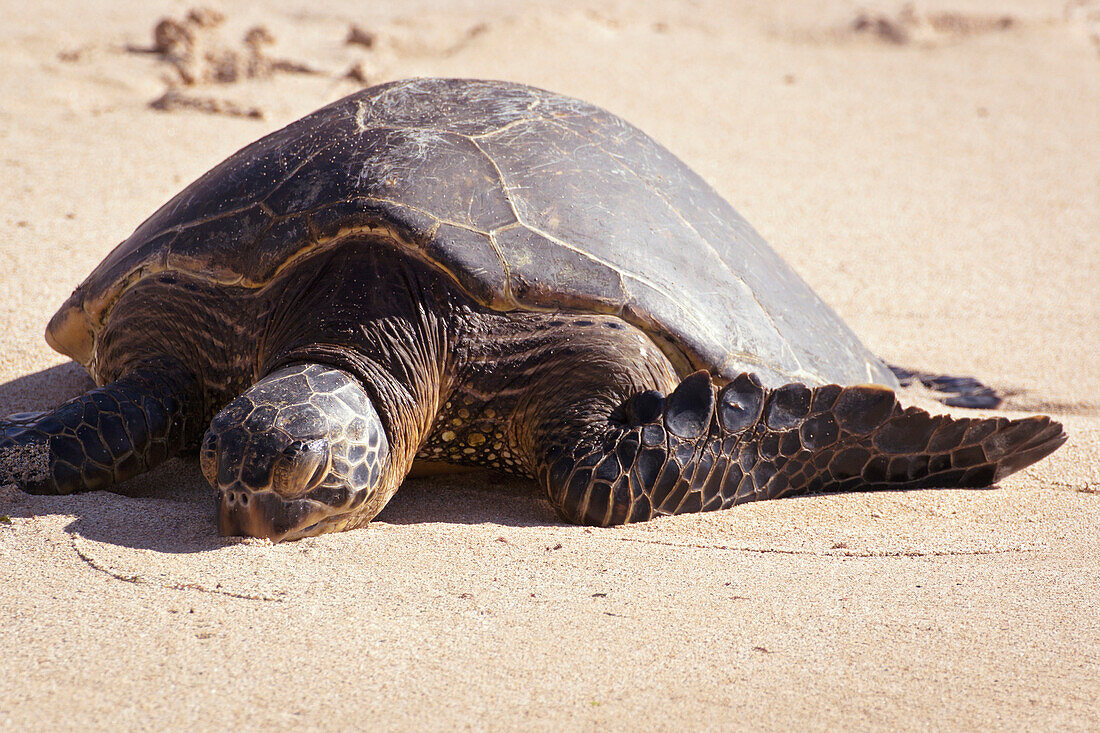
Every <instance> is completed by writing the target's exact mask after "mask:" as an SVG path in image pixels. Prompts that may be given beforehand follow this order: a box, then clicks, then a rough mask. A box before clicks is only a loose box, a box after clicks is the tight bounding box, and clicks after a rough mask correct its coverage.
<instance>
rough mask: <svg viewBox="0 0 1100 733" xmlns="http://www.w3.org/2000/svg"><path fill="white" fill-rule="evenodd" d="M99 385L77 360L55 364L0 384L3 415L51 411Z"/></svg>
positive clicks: (0, 407)
mask: <svg viewBox="0 0 1100 733" xmlns="http://www.w3.org/2000/svg"><path fill="white" fill-rule="evenodd" d="M93 387H95V383H93V382H92V380H91V378H90V377H89V376H88V372H86V371H84V367H82V366H80V365H79V364H77V363H76V362H75V361H68V362H65V363H63V364H55V365H54V366H52V367H47V368H45V369H42V370H40V371H37V372H32V373H31V374H24V375H23V376H21V377H16V378H15V379H12V380H9V381H7V382H4V383H3V384H0V418H3V416H4V415H8V414H11V413H13V412H33V411H37V410H48V409H50V408H53V407H56V406H58V405H60V404H61V403H62V402H65V401H66V400H70V399H72V398H73V397H76V396H77V395H80V394H83V393H85V392H87V391H88V390H89V389H92V388H93Z"/></svg>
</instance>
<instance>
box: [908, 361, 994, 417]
mask: <svg viewBox="0 0 1100 733" xmlns="http://www.w3.org/2000/svg"><path fill="white" fill-rule="evenodd" d="M886 366H887V367H889V369H890V371H891V372H893V373H894V376H895V377H897V380H898V383H899V384H900V385H901V386H902V387H908V386H909V385H911V384H912V383H913V382H920V383H921V384H922V385H923V386H924V388H925V389H930V390H932V391H933V392H938V393H939V395H942V396H938V398H939V400H940V401H941V402H943V404H945V405H947V406H948V407H969V408H972V409H975V410H993V409H996V408H998V407H1000V406H1001V403H1002V402H1004V398H1003V397H1002V396H1001V395H999V394H998V393H997V390H995V389H993V388H992V387H990V386H989V385H988V384H985V383H983V382H981V381H980V380H978V379H976V378H974V377H959V376H953V375H950V374H934V373H932V372H922V371H919V370H917V369H906V368H905V367H900V366H897V365H895V364H887V365H886Z"/></svg>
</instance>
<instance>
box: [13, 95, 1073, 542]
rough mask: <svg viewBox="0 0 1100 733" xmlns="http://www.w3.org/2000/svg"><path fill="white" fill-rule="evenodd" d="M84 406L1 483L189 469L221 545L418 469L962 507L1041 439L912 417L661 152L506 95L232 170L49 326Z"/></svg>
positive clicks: (672, 508)
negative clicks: (923, 500) (963, 495)
mask: <svg viewBox="0 0 1100 733" xmlns="http://www.w3.org/2000/svg"><path fill="white" fill-rule="evenodd" d="M46 339H47V341H48V342H49V344H50V345H51V346H52V347H53V348H55V349H57V350H58V351H60V352H62V353H64V354H67V355H69V356H71V357H72V358H74V359H75V360H77V361H78V362H80V363H81V364H83V365H84V366H86V367H87V369H88V371H89V373H90V374H91V375H92V377H93V378H94V379H95V381H96V383H97V384H99V385H101V386H100V387H98V388H96V389H93V390H91V391H89V392H87V393H86V394H84V395H81V396H79V397H77V398H75V399H73V400H71V401H69V402H67V403H65V404H64V405H62V406H60V407H58V408H56V409H55V410H52V411H49V412H46V413H42V414H40V415H37V416H29V417H28V416H23V417H21V418H18V419H13V420H10V421H8V422H7V423H5V424H4V425H3V433H2V436H3V437H2V440H0V480H2V481H4V482H5V483H8V482H13V481H14V482H15V483H17V484H18V485H19V486H21V487H22V488H24V489H26V490H28V491H32V492H42V493H51V492H57V493H68V492H72V491H81V490H87V489H102V488H106V487H108V486H110V485H112V484H114V483H117V482H119V481H123V480H125V479H127V478H129V477H131V476H134V475H136V474H139V473H141V472H144V471H147V470H149V469H151V468H152V467H154V466H156V465H157V464H159V463H161V462H162V461H164V460H165V459H167V458H169V457H171V456H173V455H176V454H179V453H183V452H185V451H195V450H198V453H199V459H200V462H201V466H202V471H203V473H204V475H205V476H206V478H207V479H208V480H209V481H210V483H211V484H212V485H213V486H214V487H215V488H216V489H217V491H218V525H219V528H220V530H221V532H223V533H225V534H249V535H256V536H265V537H269V538H271V539H272V540H276V541H278V540H280V539H289V538H297V537H303V536H306V535H312V534H318V533H321V532H326V531H333V530H340V529H347V528H351V527H357V526H360V525H363V524H365V523H367V522H368V521H370V519H371V518H372V517H374V516H375V515H376V514H377V513H378V512H379V511H380V510H381V509H382V507H383V506H385V504H386V502H387V501H388V500H389V499H390V497H391V496H392V495H393V494H394V492H395V491H396V490H397V488H398V486H399V485H400V484H401V482H402V480H403V479H404V478H405V476H406V474H407V473H408V472H409V470H410V467H411V466H412V464H413V462H414V460H420V461H432V462H445V463H451V464H476V465H483V466H491V467H493V468H498V469H501V470H503V471H507V472H512V473H515V474H520V475H525V476H531V477H535V478H537V480H538V481H539V483H540V484H541V486H542V488H543V489H544V490H545V492H546V497H547V498H548V499H549V501H550V503H551V504H552V505H553V506H554V507H555V508H556V509H557V511H558V512H559V513H560V514H561V515H562V516H563V517H564V518H565V519H567V520H569V521H572V522H578V523H590V524H597V525H610V524H619V523H624V522H633V521H642V520H647V519H650V518H651V517H654V516H657V515H663V514H676V513H681V512H693V511H706V510H711V509H720V508H724V507H729V506H732V505H734V504H738V503H741V502H745V501H751V500H754V499H766V498H772V497H779V496H784V495H787V494H790V493H792V492H796V491H807V490H809V491H815V490H842V489H855V488H859V489H863V488H877V487H884V488H885V487H918V486H984V485H988V484H990V483H991V482H994V481H997V480H998V479H999V478H1001V477H1002V476H1005V475H1007V474H1009V473H1011V472H1013V471H1016V470H1018V469H1020V468H1022V467H1024V466H1027V465H1029V464H1031V463H1033V462H1034V461H1037V460H1039V459H1040V458H1042V457H1043V456H1046V455H1047V454H1049V453H1050V452H1051V451H1053V450H1055V449H1056V448H1057V447H1058V446H1059V445H1061V444H1062V443H1063V442H1064V440H1065V436H1064V434H1063V432H1062V429H1061V426H1060V425H1059V424H1058V423H1055V422H1052V421H1051V420H1050V419H1049V418H1046V417H1041V416H1040V417H1031V418H1027V419H1023V420H1008V419H1005V418H991V419H979V418H974V419H970V418H964V419H954V418H951V417H947V416H931V415H929V414H928V413H926V412H924V411H922V410H918V409H915V408H908V409H906V408H903V407H901V406H900V405H899V404H898V402H897V399H896V396H895V393H894V391H893V390H892V389H891V388H892V387H895V386H896V384H897V383H896V381H895V378H894V375H893V374H892V373H891V371H890V370H889V369H888V368H887V367H886V366H884V364H883V363H882V362H881V361H879V360H878V359H877V358H875V356H873V355H872V354H871V353H869V352H868V350H867V349H866V348H865V347H864V346H863V345H862V344H861V343H860V342H859V340H858V339H857V338H856V337H855V335H854V334H853V333H852V332H851V330H849V328H848V327H847V326H845V324H844V323H843V322H841V320H840V318H839V317H838V316H837V315H836V314H835V313H834V312H833V311H832V310H831V309H830V308H829V307H828V306H826V305H825V303H824V302H822V301H821V300H820V299H819V298H818V297H817V296H816V295H815V294H814V293H813V292H812V291H811V290H810V288H809V287H808V286H807V285H806V284H805V283H804V282H803V281H802V280H801V279H800V278H799V277H798V276H797V275H796V274H795V273H794V271H793V270H792V269H791V268H790V267H789V266H788V265H786V264H785V263H784V262H783V261H782V260H781V259H780V258H779V257H778V256H777V255H776V254H775V253H774V252H773V251H772V250H771V249H769V248H768V246H767V245H766V244H765V242H764V241H763V240H762V239H761V237H760V235H758V234H757V233H756V232H755V231H754V230H753V229H752V227H750V226H749V224H748V223H747V222H746V221H745V220H744V219H743V218H741V216H739V215H738V214H737V212H736V211H734V209H733V208H732V207H731V206H730V205H729V204H728V203H726V202H725V201H724V200H723V199H722V198H721V197H719V196H718V194H716V193H715V192H714V191H713V190H712V189H711V188H710V187H709V186H708V185H707V184H706V183H704V182H703V180H702V179H701V178H700V177H699V176H698V175H696V174H695V173H694V172H692V171H691V170H689V169H688V168H687V166H685V165H684V164H683V163H682V162H681V161H680V160H678V159H677V158H676V157H675V156H673V155H672V154H671V153H670V152H668V151H667V150H666V149H664V148H663V147H661V146H660V145H659V144H657V143H656V142H654V141H653V140H652V139H650V138H649V137H647V136H646V135H645V134H643V133H642V132H640V131H639V130H637V129H636V128H634V127H632V126H631V125H629V124H627V123H626V122H624V121H623V120H621V119H619V118H618V117H615V116H614V115H612V114H610V113H608V112H606V111H604V110H602V109H599V108H597V107H595V106H592V105H590V104H587V103H584V102H581V101H578V100H575V99H570V98H567V97H564V96H560V95H558V94H554V93H551V92H547V91H543V90H540V89H535V88H532V87H528V86H522V85H519V84H512V83H505V82H495V81H473V80H459V79H417V80H411V81H402V82H396V83H391V84H385V85H382V86H376V87H373V88H371V89H366V90H363V91H361V92H358V93H356V94H353V95H351V96H349V97H346V98H344V99H342V100H340V101H337V102H335V103H333V104H330V105H328V106H326V107H324V108H322V109H320V110H318V111H316V112H314V113H313V114H310V115H308V116H307V117H305V118H303V119H301V120H299V121H298V122H295V123H293V124H291V125H290V126H288V127H286V128H284V129H282V130H279V131H277V132H275V133H273V134H271V135H268V136H267V137H264V138H263V139H261V140H259V141H258V142H256V143H253V144H252V145H249V146H248V147H246V148H244V149H243V150H241V151H239V152H238V153H236V154H235V155H233V156H232V157H230V158H229V159H228V160H226V161H225V162H223V163H222V164H220V165H218V166H217V167H216V168H214V169H213V170H211V171H210V172H209V173H207V174H206V175H204V176H202V177H201V178H199V179H198V180H197V181H196V182H194V183H193V184H191V185H190V186H188V187H187V188H186V189H184V190H183V192H182V193H180V194H179V195H177V196H176V197H175V198H173V199H172V200H171V201H169V202H168V203H167V204H165V205H164V206H163V207H161V208H160V209H159V210H158V211H157V212H156V213H154V214H153V215H152V216H151V217H150V218H149V219H148V220H147V221H145V222H144V223H143V224H142V225H141V226H139V227H138V229H137V230H136V231H135V232H134V233H133V235H131V236H130V238H129V239H127V240H126V241H124V242H123V243H122V244H120V245H119V246H118V247H117V248H116V249H115V250H114V251H113V252H111V254H110V255H108V257H107V258H106V259H105V260H104V261H103V262H102V263H101V264H100V265H99V266H98V267H97V268H96V269H95V270H94V271H93V272H92V273H91V275H89V276H88V278H87V279H86V280H85V281H84V282H83V283H82V284H81V285H80V286H79V287H77V289H76V290H75V292H74V293H73V294H72V296H70V298H69V299H68V300H67V301H66V302H65V303H64V305H62V307H61V309H60V310H59V311H58V312H57V314H56V315H55V316H54V317H53V319H52V320H51V321H50V323H49V326H48V328H47V331H46Z"/></svg>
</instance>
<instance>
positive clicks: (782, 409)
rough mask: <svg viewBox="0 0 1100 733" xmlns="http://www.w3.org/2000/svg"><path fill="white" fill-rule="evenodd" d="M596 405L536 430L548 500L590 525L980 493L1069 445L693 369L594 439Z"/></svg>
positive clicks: (886, 401) (1022, 429)
mask: <svg viewBox="0 0 1100 733" xmlns="http://www.w3.org/2000/svg"><path fill="white" fill-rule="evenodd" d="M597 399H599V398H598V397H597ZM592 408H595V411H596V412H597V413H598V409H599V408H598V407H595V403H593V405H590V406H589V409H585V408H584V407H582V408H581V409H576V408H574V409H571V410H567V411H565V412H562V413H560V414H559V415H558V419H557V420H556V423H557V425H556V429H555V428H554V423H555V420H553V419H550V420H544V421H542V429H541V430H540V431H539V433H540V437H541V439H542V440H544V441H545V443H544V447H543V449H542V451H541V456H540V458H539V460H538V464H537V465H538V476H539V479H540V480H541V482H542V484H543V485H544V487H546V489H547V491H548V495H549V498H550V501H551V503H552V504H554V506H555V507H557V508H558V510H559V511H560V512H561V513H562V514H563V515H564V516H565V517H566V518H567V519H569V520H570V521H573V522H577V523H583V524H596V525H611V524H621V523H624V522H633V521H643V520H647V519H650V518H651V517H654V516H658V515H663V514H681V513H685V512H696V511H708V510H712V509H722V508H726V507H730V506H733V505H735V504H740V503H743V502H747V501H754V500H760V499H773V498H777V497H781V496H787V495H790V494H794V493H797V492H803V491H839V490H862V489H893V488H918V487H930V486H943V487H952V486H958V487H979V486H989V485H991V484H992V483H994V482H996V481H998V480H1000V479H1001V478H1003V477H1004V476H1007V475H1008V474H1010V473H1012V472H1014V471H1017V470H1019V469H1021V468H1024V467H1025V466H1028V465H1030V464H1032V463H1034V462H1035V461H1038V460H1039V459H1041V458H1043V457H1044V456H1046V455H1048V454H1049V453H1051V452H1052V451H1054V450H1055V449H1056V448H1058V446H1060V445H1062V443H1064V442H1065V439H1066V438H1065V434H1064V433H1063V432H1062V426H1061V425H1060V424H1058V423H1056V422H1052V421H1051V420H1050V419H1049V418H1047V417H1030V418H1026V419H1023V420H1008V419H1006V418H987V419H986V418H963V419H956V418H952V417H950V416H947V415H936V416H933V415H930V414H929V413H927V412H925V411H923V410H920V409H917V408H913V407H910V408H903V407H901V406H900V405H899V404H898V402H897V399H896V397H895V395H894V393H893V392H892V391H890V390H888V389H886V388H883V387H878V386H870V385H862V386H856V387H839V386H836V385H830V386H825V387H818V388H816V389H811V388H809V387H807V386H805V385H802V384H788V385H786V386H784V387H781V388H779V389H775V390H768V389H764V388H763V387H761V385H760V382H759V381H757V380H756V379H755V378H754V377H752V376H751V375H747V374H743V375H741V376H739V377H738V378H736V379H735V380H733V381H732V382H731V383H729V384H728V385H726V386H724V387H722V388H721V389H719V390H716V389H715V387H714V386H713V385H712V383H711V378H710V376H709V375H708V374H707V373H706V372H696V373H695V374H692V375H691V376H689V377H688V378H687V379H685V380H684V381H683V382H682V383H681V384H680V385H679V386H678V387H677V388H676V389H675V390H674V391H673V392H672V393H671V394H670V395H668V397H667V398H666V397H664V396H663V395H661V394H660V393H659V392H656V391H649V392H643V393H641V394H637V395H635V396H633V397H631V398H630V399H628V400H626V401H625V402H624V403H622V404H621V405H620V406H619V407H618V408H617V409H615V410H613V411H612V412H611V413H610V414H608V415H607V417H606V420H605V423H604V425H603V426H602V429H601V430H599V431H598V433H593V432H592V431H591V429H590V428H589V429H585V428H584V427H582V426H578V424H577V423H578V421H580V422H585V423H587V424H589V425H590V422H589V421H588V419H587V415H591V414H593V411H594V410H593V409H592ZM571 423H572V424H571ZM578 427H581V430H580V434H581V435H582V436H586V437H583V438H582V439H581V440H580V441H576V439H575V436H576V435H578V433H577V431H576V429H577V428H578ZM571 435H572V436H574V437H573V439H571Z"/></svg>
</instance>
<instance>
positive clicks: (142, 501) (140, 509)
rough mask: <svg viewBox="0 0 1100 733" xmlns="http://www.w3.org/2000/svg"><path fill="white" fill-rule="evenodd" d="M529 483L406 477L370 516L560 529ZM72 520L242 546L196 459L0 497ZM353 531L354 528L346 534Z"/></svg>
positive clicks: (84, 528) (158, 546) (131, 540)
mask: <svg viewBox="0 0 1100 733" xmlns="http://www.w3.org/2000/svg"><path fill="white" fill-rule="evenodd" d="M537 497H538V492H537V491H536V485H535V484H534V482H531V481H527V480H524V479H518V478H513V477H502V476H499V475H495V474H485V475H483V474H481V473H480V472H475V473H465V474H461V475H458V476H437V477H432V478H418V479H410V480H408V481H406V482H405V484H404V485H402V487H401V489H400V490H399V491H398V492H397V494H396V495H395V496H394V498H393V499H392V500H391V501H390V503H389V504H388V505H387V506H386V508H385V509H384V510H383V511H382V513H381V514H379V516H378V517H377V521H378V522H384V523H386V524H391V525H423V524H465V525H480V524H484V525H499V526H507V527H541V526H551V525H560V524H562V522H561V520H559V519H558V518H557V516H556V515H555V514H554V512H553V511H552V510H551V509H550V507H549V504H547V503H546V502H543V501H540V500H539V499H538V498H537ZM51 515H55V516H62V517H73V519H72V521H70V522H69V523H68V524H66V525H65V526H64V531H65V532H66V534H68V535H70V536H74V537H77V536H78V537H80V538H83V539H85V540H89V541H92V542H99V543H104V544H110V545H115V546H118V547H127V548H130V549H135V550H152V551H154V552H159V553H165V554H197V553H204V552H213V551H217V550H221V549H223V548H226V547H231V546H234V545H238V544H241V543H242V542H250V541H253V540H249V539H246V538H241V537H222V536H220V535H219V534H218V532H217V520H216V503H215V493H214V491H213V489H211V488H210V486H209V485H208V484H207V483H206V480H205V479H204V478H203V476H202V473H201V471H200V470H199V466H198V461H196V460H193V459H174V460H171V461H168V462H167V463H165V464H164V465H163V466H160V467H158V468H157V469H156V470H154V471H150V472H149V473H147V474H144V475H142V476H139V477H136V478H134V479H131V480H130V481H127V482H126V483H125V484H123V485H121V486H119V487H117V488H116V490H115V491H110V492H108V491H93V492H88V493H84V494H73V495H69V496H32V495H29V494H24V493H23V492H21V491H19V490H18V489H16V488H15V487H5V488H4V489H3V491H2V492H0V517H6V518H8V519H9V521H10V519H11V518H35V517H49V516H51ZM353 532H354V530H353Z"/></svg>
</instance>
